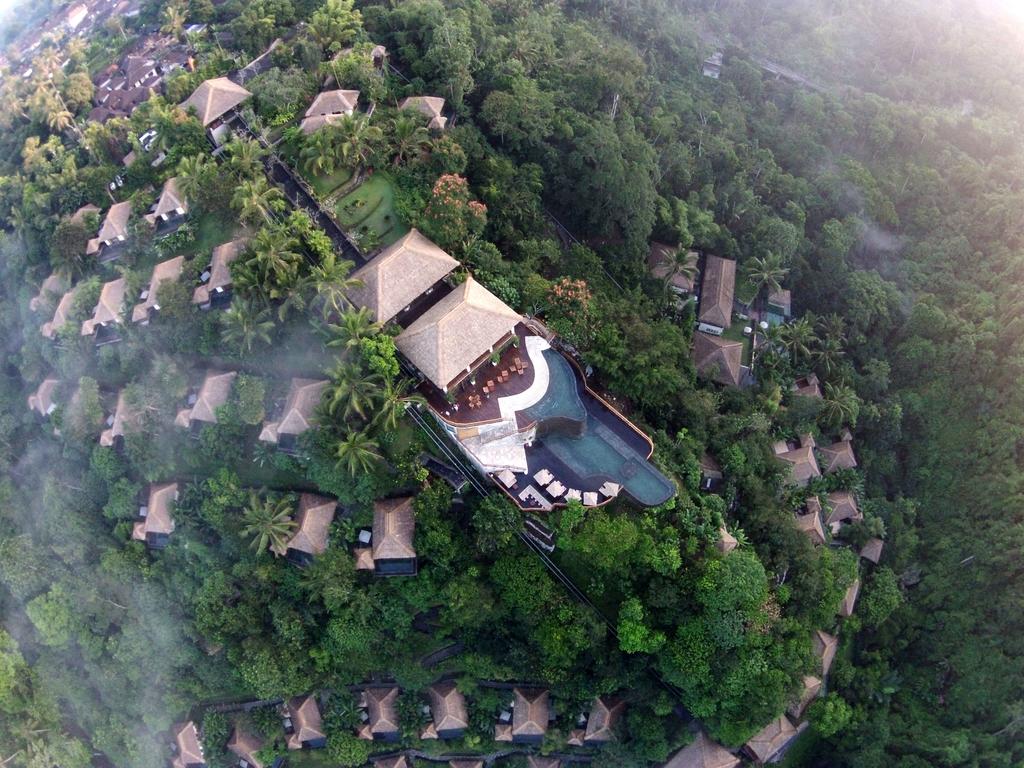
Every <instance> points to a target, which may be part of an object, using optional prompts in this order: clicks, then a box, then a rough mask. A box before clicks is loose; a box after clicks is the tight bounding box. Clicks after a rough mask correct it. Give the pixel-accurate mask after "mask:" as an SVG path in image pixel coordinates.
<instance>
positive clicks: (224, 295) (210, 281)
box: [192, 239, 248, 309]
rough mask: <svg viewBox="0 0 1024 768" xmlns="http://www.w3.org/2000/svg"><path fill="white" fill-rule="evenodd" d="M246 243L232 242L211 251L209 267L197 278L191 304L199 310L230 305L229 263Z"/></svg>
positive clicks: (242, 241) (241, 240)
mask: <svg viewBox="0 0 1024 768" xmlns="http://www.w3.org/2000/svg"><path fill="white" fill-rule="evenodd" d="M247 244H248V241H247V240H245V239H239V240H232V241H231V242H230V243H224V244H223V245H218V246H217V247H216V248H214V249H213V255H212V258H211V260H210V266H208V267H207V268H206V269H204V270H203V273H202V274H201V275H200V276H199V285H198V286H197V287H196V289H195V291H194V292H193V293H192V303H193V304H198V305H199V308H200V309H210V307H226V306H227V305H228V304H230V303H231V262H233V261H234V260H235V259H237V258H238V256H239V254H241V253H242V251H243V250H245V247H246V245H247Z"/></svg>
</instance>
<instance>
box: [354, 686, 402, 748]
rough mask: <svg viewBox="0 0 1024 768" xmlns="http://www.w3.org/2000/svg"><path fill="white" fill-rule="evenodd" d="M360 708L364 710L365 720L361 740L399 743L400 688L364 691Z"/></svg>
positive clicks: (374, 688)
mask: <svg viewBox="0 0 1024 768" xmlns="http://www.w3.org/2000/svg"><path fill="white" fill-rule="evenodd" d="M359 706H360V708H361V709H363V710H364V713H365V720H364V722H363V726H362V728H360V729H359V738H361V739H367V740H370V741H388V742H394V741H398V738H399V736H401V731H400V730H399V728H398V688H397V687H396V686H387V687H372V688H366V689H364V690H363V692H362V694H360V697H359Z"/></svg>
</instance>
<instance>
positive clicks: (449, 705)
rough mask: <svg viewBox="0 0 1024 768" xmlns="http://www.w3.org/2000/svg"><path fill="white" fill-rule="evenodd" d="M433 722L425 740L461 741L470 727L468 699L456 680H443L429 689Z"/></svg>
mask: <svg viewBox="0 0 1024 768" xmlns="http://www.w3.org/2000/svg"><path fill="white" fill-rule="evenodd" d="M427 698H428V699H429V700H430V717H431V721H430V724H429V725H428V726H427V728H426V729H425V730H424V732H423V733H422V734H421V735H420V738H423V739H461V738H462V737H463V735H464V734H465V733H466V728H468V727H469V713H468V712H467V711H466V699H465V697H464V696H463V695H462V694H461V693H460V692H459V689H458V687H457V686H456V685H455V681H454V680H442V681H440V682H437V683H434V684H433V685H432V686H430V687H429V688H428V689H427Z"/></svg>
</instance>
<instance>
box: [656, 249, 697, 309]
mask: <svg viewBox="0 0 1024 768" xmlns="http://www.w3.org/2000/svg"><path fill="white" fill-rule="evenodd" d="M699 260H700V254H698V253H697V252H696V251H687V253H686V257H685V258H684V259H683V260H682V263H681V264H680V261H679V248H678V246H671V245H665V244H664V243H651V247H650V250H649V251H648V253H647V269H648V271H650V273H651V276H652V277H655V278H657V279H658V280H664V281H665V283H666V284H667V285H668V287H669V289H670V290H671V291H672V292H673V293H676V294H678V295H680V296H689V295H690V294H692V293H693V289H694V287H695V286H694V282H695V281H694V276H695V275H696V274H697V263H698V261H699Z"/></svg>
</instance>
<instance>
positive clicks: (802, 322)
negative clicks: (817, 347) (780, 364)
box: [782, 317, 816, 366]
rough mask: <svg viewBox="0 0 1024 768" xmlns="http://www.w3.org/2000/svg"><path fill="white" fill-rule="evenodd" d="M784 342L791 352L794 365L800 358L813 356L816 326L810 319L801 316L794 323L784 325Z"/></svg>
mask: <svg viewBox="0 0 1024 768" xmlns="http://www.w3.org/2000/svg"><path fill="white" fill-rule="evenodd" d="M783 328H784V330H783V332H782V344H783V346H784V347H785V348H786V351H787V352H789V359H790V361H791V362H792V363H793V365H794V366H795V365H797V364H798V362H799V361H800V360H802V359H803V360H806V359H807V358H809V357H810V356H811V346H812V345H813V344H814V340H815V338H816V337H815V335H814V327H813V326H812V325H811V322H810V320H808V319H807V318H806V317H801V318H800V319H799V320H795V321H793V322H792V323H788V324H787V325H785V326H783Z"/></svg>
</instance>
